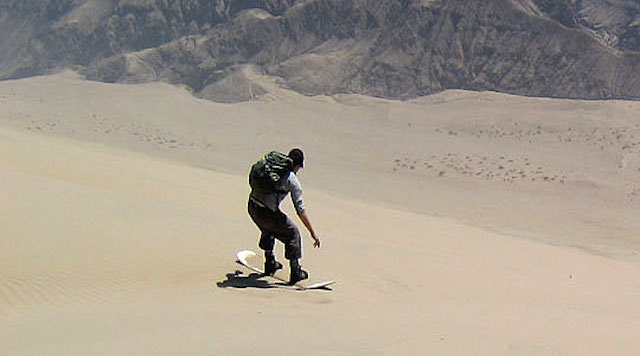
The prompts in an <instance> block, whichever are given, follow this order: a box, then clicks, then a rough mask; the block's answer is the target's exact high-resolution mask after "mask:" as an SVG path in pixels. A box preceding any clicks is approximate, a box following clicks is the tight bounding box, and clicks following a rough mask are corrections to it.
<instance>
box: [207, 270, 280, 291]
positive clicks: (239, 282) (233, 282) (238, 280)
mask: <svg viewBox="0 0 640 356" xmlns="http://www.w3.org/2000/svg"><path fill="white" fill-rule="evenodd" d="M226 277H227V279H225V280H223V281H220V282H217V283H216V285H217V286H218V288H260V289H270V288H282V287H284V286H286V284H284V283H283V284H278V283H270V282H268V281H266V280H264V279H261V278H262V277H264V275H262V274H260V273H251V274H250V275H248V276H245V275H243V274H242V272H241V271H238V270H236V271H235V272H233V273H227V276H226Z"/></svg>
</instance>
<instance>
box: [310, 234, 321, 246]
mask: <svg viewBox="0 0 640 356" xmlns="http://www.w3.org/2000/svg"><path fill="white" fill-rule="evenodd" d="M311 237H313V247H315V248H320V238H318V236H311Z"/></svg>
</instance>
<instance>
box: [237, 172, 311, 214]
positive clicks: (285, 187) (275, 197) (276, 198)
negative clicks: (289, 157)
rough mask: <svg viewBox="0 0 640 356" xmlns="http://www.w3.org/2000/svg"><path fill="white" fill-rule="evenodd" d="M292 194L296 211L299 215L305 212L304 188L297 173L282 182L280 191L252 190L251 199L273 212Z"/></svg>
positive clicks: (291, 173) (291, 174)
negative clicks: (264, 191)
mask: <svg viewBox="0 0 640 356" xmlns="http://www.w3.org/2000/svg"><path fill="white" fill-rule="evenodd" d="M289 193H291V201H292V202H293V206H294V207H295V209H296V213H298V215H300V214H302V213H303V212H304V201H303V200H302V186H301V185H300V181H299V180H298V177H297V176H296V174H295V173H293V172H289V175H288V176H287V178H286V179H283V180H282V183H281V185H280V186H279V187H278V190H277V191H276V192H273V193H261V192H257V191H254V190H252V191H251V194H250V195H249V198H250V199H252V200H253V201H255V202H256V203H258V204H259V205H263V206H265V207H266V208H269V209H270V210H272V211H277V210H278V209H279V207H280V203H281V202H282V201H283V200H284V198H286V197H287V195H288V194H289Z"/></svg>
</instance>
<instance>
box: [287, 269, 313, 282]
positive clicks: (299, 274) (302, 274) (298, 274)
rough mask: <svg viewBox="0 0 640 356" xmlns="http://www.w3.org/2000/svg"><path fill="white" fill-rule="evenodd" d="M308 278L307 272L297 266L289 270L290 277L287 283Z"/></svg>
mask: <svg viewBox="0 0 640 356" xmlns="http://www.w3.org/2000/svg"><path fill="white" fill-rule="evenodd" d="M307 278H309V273H307V271H305V270H303V269H302V268H300V267H298V268H295V269H292V270H291V277H290V278H289V284H290V285H294V284H296V283H298V282H300V281H302V280H305V279H307Z"/></svg>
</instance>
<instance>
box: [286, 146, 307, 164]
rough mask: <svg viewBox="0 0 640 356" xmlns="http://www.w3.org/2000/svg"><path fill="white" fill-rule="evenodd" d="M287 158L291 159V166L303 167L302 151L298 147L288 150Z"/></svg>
mask: <svg viewBox="0 0 640 356" xmlns="http://www.w3.org/2000/svg"><path fill="white" fill-rule="evenodd" d="M289 158H291V159H292V160H293V166H294V167H295V166H300V167H304V152H302V150H301V149H299V148H294V149H292V150H291V151H289Z"/></svg>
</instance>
